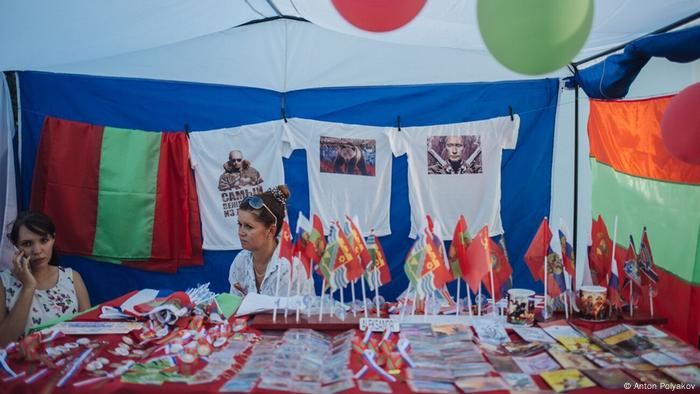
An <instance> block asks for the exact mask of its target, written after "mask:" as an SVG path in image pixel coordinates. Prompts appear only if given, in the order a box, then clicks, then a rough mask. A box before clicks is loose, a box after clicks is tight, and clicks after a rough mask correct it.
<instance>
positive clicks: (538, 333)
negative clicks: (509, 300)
mask: <svg viewBox="0 0 700 394" xmlns="http://www.w3.org/2000/svg"><path fill="white" fill-rule="evenodd" d="M513 331H515V333H516V334H518V335H520V337H521V338H522V339H524V340H526V341H528V342H542V343H554V342H556V341H555V340H554V338H552V337H551V336H549V335H547V333H546V332H545V331H544V330H543V329H541V328H539V327H515V326H514V327H513Z"/></svg>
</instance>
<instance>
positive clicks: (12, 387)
mask: <svg viewBox="0 0 700 394" xmlns="http://www.w3.org/2000/svg"><path fill="white" fill-rule="evenodd" d="M132 294H133V293H129V294H126V295H124V296H122V297H119V298H117V299H115V300H113V301H110V302H108V303H106V304H104V305H112V306H118V305H121V303H123V302H124V301H125V300H126V299H127V298H128V297H130V296H131V295H132ZM100 313H101V311H100V308H97V309H96V310H94V311H91V312H88V313H86V314H85V315H82V316H80V317H78V318H76V319H75V320H80V321H96V320H99V318H98V316H99V314H100ZM610 324H615V323H606V324H602V325H594V326H589V327H584V328H587V329H593V330H597V329H600V328H604V326H606V325H610ZM74 339H75V338H73V340H74ZM100 339H103V340H106V341H108V342H110V344H116V343H118V342H119V341H120V340H121V335H104V336H100ZM69 340H70V339H69V338H63V339H59V340H57V342H58V343H61V342H67V341H69ZM353 354H354V357H353V359H352V361H351V369H352V370H353V371H358V370H359V369H360V368H361V367H362V362H361V360H360V358H359V356H358V355H357V354H356V353H353ZM108 358H110V360H111V361H112V359H113V358H114V357H113V356H111V355H110V356H109V357H108ZM10 361H11V362H10V365H11V367H12V368H13V369H14V370H15V371H16V372H20V371H27V372H29V373H31V372H32V371H34V370H35V369H36V368H37V363H24V364H22V363H17V362H14V361H13V360H10ZM57 375H58V373H53V375H47V377H44V378H43V379H41V380H39V381H38V382H35V383H34V384H32V385H30V384H26V383H24V380H23V379H17V380H14V381H12V382H7V383H2V385H0V393H27V394H35V393H50V392H55V393H77V392H96V391H99V392H100V394H108V393H154V394H155V393H158V394H162V393H212V392H218V390H219V388H220V387H221V386H222V385H223V384H224V383H225V382H226V381H227V380H228V378H230V377H232V376H233V375H234V372H231V374H230V375H231V376H224V377H221V378H219V379H218V380H216V381H214V382H212V383H208V384H200V385H188V384H183V383H165V384H163V385H140V384H130V383H122V382H120V381H119V379H113V380H111V381H103V382H101V383H97V384H94V385H91V386H85V387H79V388H78V387H74V386H73V385H72V384H71V382H76V381H79V380H82V379H84V378H88V377H90V376H91V375H89V374H88V373H87V372H82V373H81V374H80V375H78V376H76V377H74V378H73V379H72V380H71V381H70V382H69V383H68V384H67V385H65V386H64V387H61V388H56V387H55V384H56V381H57V380H58V378H59V376H57ZM494 376H497V374H494ZM398 379H399V382H397V383H389V385H390V387H391V388H392V390H393V392H396V393H407V392H411V391H410V389H409V387H408V385H407V384H406V383H405V382H404V381H403V376H398ZM533 379H534V380H535V382H536V383H537V384H538V386H539V387H540V388H541V389H543V390H549V386H548V385H547V384H546V383H545V382H544V381H543V380H542V379H541V378H540V377H539V376H535V375H533ZM630 381H631V382H634V380H633V379H630ZM659 391H663V390H659ZM666 391H667V390H666ZM253 392H254V393H277V391H269V390H261V389H255V390H254V391H253ZM361 392H362V391H360V390H359V389H358V388H357V387H356V388H354V389H350V390H346V391H344V393H361ZM498 392H502V393H507V392H508V391H491V392H490V393H498ZM575 392H576V393H580V394H585V393H609V392H613V390H606V389H603V388H601V387H595V388H590V389H579V390H576V391H575ZM634 392H639V393H642V392H644V393H649V392H653V390H648V389H646V390H634V389H630V390H625V393H634Z"/></svg>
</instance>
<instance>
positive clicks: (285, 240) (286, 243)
mask: <svg viewBox="0 0 700 394" xmlns="http://www.w3.org/2000/svg"><path fill="white" fill-rule="evenodd" d="M279 257H280V259H285V260H287V262H288V263H289V277H290V278H289V280H290V281H291V280H292V276H293V275H294V274H293V271H294V270H293V269H292V258H293V257H294V245H293V244H292V232H291V231H290V230H289V223H287V220H286V219H285V221H284V222H282V231H281V232H280V254H279Z"/></svg>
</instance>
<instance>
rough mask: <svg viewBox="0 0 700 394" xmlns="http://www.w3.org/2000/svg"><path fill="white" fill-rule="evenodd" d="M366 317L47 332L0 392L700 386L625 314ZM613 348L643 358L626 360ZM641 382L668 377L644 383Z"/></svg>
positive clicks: (672, 347)
mask: <svg viewBox="0 0 700 394" xmlns="http://www.w3.org/2000/svg"><path fill="white" fill-rule="evenodd" d="M130 295H131V293H130V294H127V295H125V296H123V297H120V298H118V299H115V300H113V301H111V302H109V303H106V304H103V305H101V307H99V308H96V309H94V310H92V311H91V312H88V313H86V314H84V315H82V316H79V317H77V318H74V319H73V320H72V322H95V321H100V318H99V316H100V314H101V313H102V311H103V310H104V309H103V308H102V307H110V306H112V307H117V306H119V305H122V303H123V302H124V301H125V300H126V299H128V297H129V296H130ZM360 315H361V314H358V318H359V316H360ZM291 316H292V315H290V317H291ZM358 318H354V317H353V316H352V314H350V315H349V318H348V319H349V320H348V321H345V322H339V321H338V319H337V318H336V319H335V320H331V319H330V317H327V316H324V320H325V323H321V324H319V323H318V322H317V320H315V319H313V318H311V319H307V320H306V321H307V326H308V327H313V328H316V329H323V330H325V332H321V331H312V330H310V329H305V328H294V327H292V326H296V321H295V319H294V318H291V319H290V318H289V317H288V318H287V319H286V320H285V319H284V316H283V315H281V314H278V316H277V322H275V323H272V321H271V317H269V316H266V315H259V316H255V317H254V318H253V319H252V321H247V319H236V318H234V317H232V318H230V319H229V320H228V322H227V323H225V324H212V322H211V321H210V318H209V316H201V315H194V316H192V315H190V316H183V317H181V318H180V319H179V320H178V321H177V323H176V324H175V325H174V326H173V327H172V328H170V329H169V332H168V333H167V334H166V333H165V332H160V333H155V337H148V332H149V331H148V326H149V325H151V326H152V325H153V324H152V323H149V322H147V323H146V324H143V321H142V322H140V323H138V324H139V325H141V326H144V327H145V328H144V327H141V328H140V329H139V330H135V331H132V332H131V333H128V334H121V333H119V334H99V335H85V334H82V335H64V334H57V331H56V330H54V331H47V332H46V333H45V334H43V335H42V336H35V337H34V341H28V340H27V339H29V338H30V337H31V336H30V337H27V338H25V341H24V342H23V343H18V344H17V345H15V346H12V345H11V346H10V348H9V350H8V352H7V357H6V364H5V366H7V367H8V368H9V369H10V370H11V371H13V372H14V373H17V374H18V376H17V377H16V378H10V377H9V375H8V372H7V370H6V369H5V366H3V369H4V371H3V372H4V374H3V375H2V377H3V378H4V379H3V383H2V385H1V386H0V392H2V393H38V392H41V393H49V392H55V393H69V392H71V393H72V392H94V391H99V392H101V393H103V394H106V393H112V392H120V393H124V392H134V393H149V392H152V393H161V392H168V393H179V392H183V393H184V392H187V393H200V392H201V393H210V392H236V390H242V391H244V392H245V390H246V389H251V390H252V391H250V392H255V393H268V392H269V393H273V392H280V391H292V392H329V393H335V392H348V393H351V392H352V393H360V392H389V391H391V392H402V393H404V392H412V391H414V390H421V391H420V392H461V391H460V390H462V391H463V392H479V391H487V390H496V391H491V392H508V391H509V390H515V389H519V390H521V391H522V390H525V391H528V390H530V391H531V390H535V389H536V390H541V391H543V392H554V391H553V390H552V388H555V389H557V390H564V389H571V388H572V387H582V388H579V389H577V390H576V392H577V393H603V392H613V389H606V388H604V386H608V387H616V386H615V385H621V386H619V388H624V387H626V386H624V384H629V385H631V388H630V389H629V390H626V392H635V391H637V392H647V393H648V392H650V389H653V388H656V389H658V390H662V391H664V390H663V389H670V388H671V387H673V388H675V389H676V390H680V389H681V388H683V387H685V388H688V387H690V386H688V384H697V380H693V379H697V373H696V372H697V371H698V369H697V364H698V363H700V356H699V354H700V353H698V351H697V350H695V349H693V348H692V347H690V346H688V345H685V344H683V343H681V342H679V341H678V340H676V339H675V338H673V337H672V336H670V335H669V334H667V333H665V332H663V331H662V330H659V329H657V328H655V327H654V326H650V325H646V326H639V327H638V328H637V329H634V330H633V329H630V327H632V326H628V325H621V324H619V323H618V322H605V323H595V324H592V323H590V322H577V321H576V320H572V323H580V324H575V325H570V324H568V323H567V322H566V321H565V320H563V319H558V318H555V319H550V320H548V321H547V322H539V323H537V324H536V326H535V327H517V326H515V327H511V326H506V327H504V325H503V324H502V323H500V325H499V323H496V321H497V320H492V319H491V318H490V317H481V318H477V319H475V320H476V322H475V323H474V325H473V327H469V326H467V325H463V324H455V323H447V324H445V323H440V322H439V321H446V319H444V318H443V317H438V316H428V317H427V318H425V320H427V321H428V323H427V324H426V323H423V322H422V321H421V320H423V319H422V318H421V319H415V318H414V319H413V321H414V322H409V321H408V319H407V321H406V322H404V323H403V324H402V325H401V331H400V333H391V332H384V333H382V332H376V333H372V334H371V335H365V333H363V332H361V331H359V330H357V329H354V330H346V328H348V327H349V326H354V324H355V322H356V321H357V320H358ZM463 319H466V317H463ZM102 321H104V320H102ZM256 321H257V323H256ZM430 321H433V324H432V325H431V324H430V323H429V322H430ZM270 324H275V325H276V327H270V326H269V325H270ZM348 325H349V326H348ZM154 327H156V328H157V326H154ZM256 327H257V328H265V331H261V330H259V329H256ZM538 327H541V328H542V329H540V328H538ZM269 328H277V330H268V329H269ZM193 333H195V334H193ZM192 335H194V336H192ZM538 336H539V338H538ZM144 337H145V338H146V339H144ZM154 338H155V339H154ZM185 339H187V340H185ZM139 341H141V346H139ZM528 341H530V342H528ZM144 342H145V344H144ZM66 344H68V345H66ZM183 344H184V345H183ZM639 350H641V351H639ZM610 351H615V352H616V353H615V354H619V353H617V351H620V352H626V353H635V354H631V355H630V357H629V358H624V359H621V358H618V357H616V356H614V355H613V354H612V353H609V352H610ZM62 353H63V354H62ZM639 354H642V357H639V356H638V355H639ZM26 358H30V359H31V358H34V359H35V361H26ZM81 358H82V359H83V362H81V363H76V360H78V359H81ZM63 360H65V361H63ZM148 360H150V364H149V362H148ZM409 360H410V361H409ZM129 361H130V362H132V363H133V364H132V363H129V364H126V362H129ZM158 363H160V364H161V365H158ZM46 364H48V365H52V366H53V367H52V368H49V369H46V367H45V365H46ZM410 364H412V365H413V366H412V367H411V366H410ZM567 367H568V368H567ZM127 368H128V371H125V370H126V369H127ZM579 368H580V369H582V370H584V369H585V371H584V372H583V374H581V372H580V371H578V369H579ZM43 370H45V371H46V372H42V371H43ZM590 370H593V371H594V372H592V373H590ZM610 370H615V372H614V373H612V374H611V373H608V372H607V371H610ZM623 370H624V371H623ZM363 371H364V373H363ZM562 371H564V372H562ZM601 371H602V372H601ZM625 371H627V372H625ZM642 371H646V372H645V373H642ZM662 371H666V372H662ZM526 373H527V374H526ZM567 374H568V375H567ZM635 374H636V375H635ZM674 374H675V375H674ZM120 375H121V376H120ZM354 375H357V376H359V375H361V376H360V377H359V379H357V378H353V376H354ZM528 375H529V378H528ZM599 375H600V376H599ZM603 375H605V376H603ZM672 375H673V376H675V379H674V378H672V377H671V376H672ZM383 376H385V377H384V378H383ZM621 376H622V377H623V378H624V379H623V380H620V377H621ZM633 376H637V377H636V378H634V377H633ZM589 377H590V379H589ZM232 379H233V380H232ZM605 379H608V380H605ZM644 379H659V380H658V381H656V382H653V381H650V382H649V383H648V385H646V386H645V385H644V382H643V381H644ZM173 380H175V381H177V382H175V381H173ZM178 380H180V381H178ZM386 380H395V382H391V381H389V382H388V381H386ZM27 381H29V383H28V382H27ZM594 381H595V382H597V384H596V383H594ZM661 382H664V383H665V384H669V385H673V386H660V384H661ZM453 383H454V384H453ZM256 384H257V385H256ZM654 384H655V385H654ZM682 384H684V385H685V386H681V385H682ZM567 385H568V386H567ZM587 386H591V387H587ZM458 387H459V388H458ZM635 387H636V388H637V390H635ZM619 388H618V390H619ZM277 389H282V390H277ZM227 390H228V391H227Z"/></svg>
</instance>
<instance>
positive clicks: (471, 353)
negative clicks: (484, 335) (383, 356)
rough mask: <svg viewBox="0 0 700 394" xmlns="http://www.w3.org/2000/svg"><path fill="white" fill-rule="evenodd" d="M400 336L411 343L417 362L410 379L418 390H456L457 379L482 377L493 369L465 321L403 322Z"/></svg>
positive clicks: (411, 386) (409, 369)
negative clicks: (453, 322) (448, 322)
mask: <svg viewBox="0 0 700 394" xmlns="http://www.w3.org/2000/svg"><path fill="white" fill-rule="evenodd" d="M400 338H401V339H405V340H407V341H408V342H409V343H410V346H411V360H412V363H413V365H412V366H411V367H409V368H406V371H405V372H406V380H407V383H408V385H409V387H410V388H411V390H413V391H414V392H433V393H436V392H437V393H454V392H456V388H455V386H454V383H455V382H458V381H459V380H461V379H464V378H469V379H470V380H475V379H476V380H478V379H480V378H482V377H485V376H486V375H488V374H489V373H491V372H493V367H492V366H491V364H489V363H488V362H487V361H486V359H485V358H484V356H483V354H482V352H481V350H480V349H479V347H478V346H477V345H476V344H475V343H474V342H473V339H474V336H473V333H472V330H471V328H470V327H469V326H466V325H461V324H441V325H431V324H421V323H418V324H416V323H411V324H405V323H404V324H401V333H400Z"/></svg>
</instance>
